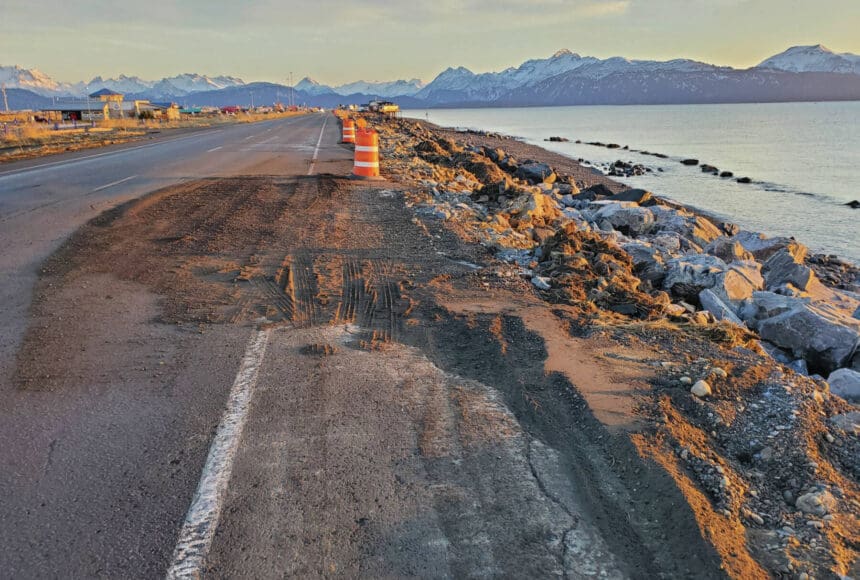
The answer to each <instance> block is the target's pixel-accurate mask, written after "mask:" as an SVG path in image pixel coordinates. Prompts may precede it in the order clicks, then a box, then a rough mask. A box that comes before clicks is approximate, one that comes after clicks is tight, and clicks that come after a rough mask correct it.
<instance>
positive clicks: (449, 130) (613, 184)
mask: <svg viewBox="0 0 860 580" xmlns="http://www.w3.org/2000/svg"><path fill="white" fill-rule="evenodd" d="M405 119H406V120H411V121H416V122H420V123H421V124H422V125H427V126H429V127H432V128H433V129H434V130H435V131H439V132H441V133H443V134H446V135H449V136H452V137H457V136H459V137H460V138H463V139H464V142H466V143H475V144H478V143H483V142H484V141H482V139H477V138H483V140H488V139H499V140H503V141H506V142H513V143H518V144H520V146H521V147H522V148H523V149H525V148H532V149H533V150H534V151H535V153H537V154H536V155H532V157H534V158H535V159H537V160H541V161H545V162H547V163H549V164H553V163H555V164H558V161H559V158H561V159H564V160H566V161H567V162H569V163H570V164H573V165H575V166H577V167H578V168H579V169H580V170H581V172H583V174H584V173H586V172H591V173H593V174H594V176H595V177H598V178H601V179H594V180H592V181H589V180H587V179H584V180H583V181H584V182H587V183H590V184H596V183H603V184H605V185H607V186H608V187H610V189H612V190H613V191H616V192H617V191H623V190H625V189H637V188H635V187H633V186H629V185H627V184H625V183H623V182H621V181H616V180H614V179H612V177H611V176H607V175H606V174H604V173H603V172H601V171H600V170H599V169H598V168H597V166H596V165H594V164H591V163H590V162H588V161H587V160H585V162H586V163H588V165H583V162H581V161H580V160H579V159H578V158H575V157H573V156H570V155H565V154H564V153H559V152H556V151H551V150H549V149H546V148H544V147H542V146H540V145H537V144H534V143H530V142H528V140H527V138H525V137H522V136H516V135H506V134H503V133H499V132H492V131H482V130H478V129H466V128H463V127H443V126H440V125H437V124H434V123H432V122H427V121H424V120H422V119H420V118H417V117H416V118H411V117H408V118H405ZM545 141H549V138H547V139H545ZM586 145H588V143H586ZM628 151H632V150H628ZM672 159H674V158H672ZM562 166H563V167H565V164H562ZM567 168H568V167H565V169H567ZM576 177H577V178H579V177H580V176H579V175H578V174H577V175H576ZM652 194H653V196H654V197H655V198H656V199H659V200H661V202H663V203H665V204H667V205H670V206H672V207H676V208H683V209H686V210H688V211H690V212H692V213H694V214H696V215H698V216H700V217H703V218H706V219H708V220H710V221H712V222H714V223H715V224H719V223H730V224H733V225H734V222H732V221H729V220H730V219H732V218H731V217H729V218H728V219H726V218H724V217H722V216H720V215H717V214H716V213H714V212H712V211H709V210H706V209H703V208H700V207H697V206H696V205H694V204H688V203H684V202H681V201H678V200H677V199H674V198H672V197H669V196H666V195H663V194H659V193H653V192H652ZM754 233H761V232H754ZM762 235H767V234H763V233H762ZM768 237H774V238H776V237H789V238H790V239H792V240H796V238H795V237H794V236H793V235H792V234H787V235H786V236H768ZM798 241H799V240H798ZM799 243H801V244H802V243H803V242H802V241H799ZM809 256H810V258H817V259H819V260H820V259H828V258H829V259H834V258H835V259H837V260H840V261H843V262H846V263H848V264H850V265H851V266H852V267H854V268H855V269H857V274H858V276H860V263H856V262H855V261H853V260H850V259H848V258H845V257H843V256H839V255H838V254H833V253H827V252H814V253H810V255H809ZM855 285H856V286H857V290H856V291H858V292H860V277H858V278H857V281H856V284H855Z"/></svg>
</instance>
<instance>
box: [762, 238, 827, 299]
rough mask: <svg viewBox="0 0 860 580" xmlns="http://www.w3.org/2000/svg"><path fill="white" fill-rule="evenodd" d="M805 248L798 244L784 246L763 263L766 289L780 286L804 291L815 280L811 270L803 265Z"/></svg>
mask: <svg viewBox="0 0 860 580" xmlns="http://www.w3.org/2000/svg"><path fill="white" fill-rule="evenodd" d="M805 256H806V247H805V246H801V245H800V244H794V245H790V246H786V247H784V248H781V249H779V250H777V251H776V252H774V253H773V255H771V257H770V258H768V259H767V261H766V262H765V263H764V279H765V281H766V282H767V287H768V289H771V288H775V287H778V286H780V285H782V284H791V285H793V286H794V287H795V288H799V289H801V290H806V289H808V288H809V286H810V284H812V283H813V282H814V281H815V280H816V278H815V273H814V272H813V271H812V269H811V268H809V267H807V266H805V265H804V264H803V259H804V257H805Z"/></svg>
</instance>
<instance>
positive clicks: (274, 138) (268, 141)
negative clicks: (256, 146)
mask: <svg viewBox="0 0 860 580" xmlns="http://www.w3.org/2000/svg"><path fill="white" fill-rule="evenodd" d="M277 139H278V136H277V135H275V136H274V137H269V138H268V139H266V140H264V141H260V143H271V142H272V141H277Z"/></svg>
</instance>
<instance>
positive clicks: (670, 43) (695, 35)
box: [0, 0, 860, 84]
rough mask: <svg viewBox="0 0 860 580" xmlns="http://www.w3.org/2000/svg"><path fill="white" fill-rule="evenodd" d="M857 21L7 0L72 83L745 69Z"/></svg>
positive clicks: (474, 2)
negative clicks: (525, 66) (531, 69)
mask: <svg viewBox="0 0 860 580" xmlns="http://www.w3.org/2000/svg"><path fill="white" fill-rule="evenodd" d="M858 30H860V0H411V1H401V2H396V1H393V0H351V1H349V0H314V1H310V2H299V1H294V0H244V1H243V0H233V1H227V0H181V1H180V0H147V1H146V2H122V1H116V0H110V1H108V0H73V1H70V0H2V6H0V65H13V64H17V65H21V66H23V67H25V68H38V69H39V70H41V71H42V72H44V73H46V74H48V75H49V76H51V77H53V78H54V79H55V80H58V81H63V82H77V81H80V80H89V79H91V78H92V77H94V76H96V75H100V76H103V77H114V76H117V75H119V74H127V75H130V76H135V75H136V76H140V77H142V78H144V79H160V78H162V77H165V76H172V75H175V74H180V73H184V72H194V73H200V74H208V75H219V74H226V75H232V76H238V77H240V78H242V79H244V80H245V81H246V82H251V81H271V82H279V83H286V82H287V81H288V79H289V75H290V72H292V73H293V75H294V80H295V82H298V80H299V79H301V78H302V77H304V76H310V77H312V78H314V79H316V80H318V81H320V82H323V83H326V84H341V83H346V82H350V81H355V80H359V79H362V80H394V79H399V78H403V79H411V78H420V79H422V80H424V81H430V80H432V79H433V78H434V77H435V76H436V75H437V74H439V73H440V72H441V71H442V70H444V69H445V68H447V67H449V66H465V67H466V68H469V69H470V70H472V71H474V72H486V71H497V70H502V69H504V68H507V67H510V66H517V65H519V64H520V63H522V62H523V61H525V60H528V59H530V58H545V57H547V56H549V55H551V54H553V53H554V52H556V51H557V50H559V49H562V48H567V49H570V50H572V51H574V52H578V53H579V54H581V55H583V56H586V55H589V56H596V57H600V58H607V57H610V56H625V57H628V58H637V59H658V60H668V59H671V58H681V57H683V58H693V59H696V60H702V61H706V62H710V63H713V64H718V65H729V66H735V67H741V68H743V67H748V66H753V65H755V64H757V63H758V62H760V61H762V60H764V59H765V58H767V57H769V56H772V55H773V54H776V53H778V52H782V51H783V50H785V49H786V48H788V47H789V46H794V45H798V44H819V43H821V44H824V45H825V46H827V47H828V48H830V49H832V50H834V51H836V52H853V53H860V34H858V33H857V31H858Z"/></svg>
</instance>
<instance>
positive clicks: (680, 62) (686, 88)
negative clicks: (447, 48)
mask: <svg viewBox="0 0 860 580" xmlns="http://www.w3.org/2000/svg"><path fill="white" fill-rule="evenodd" d="M801 73H802V74H801ZM0 82H2V83H5V84H6V86H7V88H9V89H14V90H22V91H30V92H29V93H27V94H28V95H29V96H28V97H27V99H30V100H29V101H27V102H36V101H37V100H38V97H54V96H68V95H73V96H83V95H85V94H90V93H92V92H95V91H97V90H99V89H102V88H109V89H112V90H115V91H117V92H122V93H124V94H127V95H129V97H130V98H139V99H150V100H154V101H160V100H164V101H166V100H172V101H177V102H179V101H181V102H183V103H186V104H194V103H195V102H197V101H200V102H203V101H204V100H205V101H206V102H207V103H220V102H222V101H223V102H224V103H226V104H235V102H242V103H244V102H245V100H247V101H252V100H255V101H257V102H258V103H263V102H266V103H268V102H270V101H271V102H275V101H277V100H283V98H284V95H285V94H287V93H286V91H289V87H285V86H282V85H276V84H272V83H251V84H250V85H246V84H245V82H244V81H242V80H241V79H238V78H235V77H229V76H217V77H209V76H206V75H199V74H192V73H188V74H182V75H177V76H173V77H168V78H164V79H161V80H159V81H148V80H144V79H141V78H139V77H132V76H126V75H119V76H118V77H116V78H112V79H104V78H102V77H96V78H94V79H93V80H92V81H90V82H81V83H76V84H69V83H59V82H57V81H55V80H54V79H52V78H50V77H49V76H48V75H45V74H44V73H41V72H39V71H38V70H35V69H25V68H21V67H19V66H9V67H2V66H0ZM294 91H295V94H294V97H295V99H296V102H301V103H307V104H319V105H320V106H325V107H329V106H333V105H337V104H340V103H342V102H344V101H350V102H356V103H361V102H367V101H369V100H371V99H373V98H376V97H382V98H385V99H392V100H395V101H398V102H399V103H400V104H401V106H402V107H416V108H417V107H434V106H457V105H462V106H506V105H516V106H527V105H546V106H551V105H577V104H655V103H729V102H772V101H813V100H860V56H858V55H855V54H849V53H844V54H837V53H834V52H833V51H831V50H829V49H827V48H825V47H824V46H821V45H815V46H795V47H792V48H789V49H788V50H786V51H785V52H783V53H781V54H778V55H776V56H773V57H771V58H769V59H766V60H765V61H763V62H762V63H761V64H759V65H758V66H756V67H752V68H749V69H734V68H731V67H722V66H716V65H712V64H708V63H704V62H698V61H694V60H688V59H675V60H669V61H654V60H630V59H626V58H622V57H612V58H607V59H600V58H596V57H593V56H580V55H579V54H576V53H574V52H571V51H569V50H560V51H558V52H556V53H555V54H553V55H552V56H550V57H548V58H541V59H532V60H527V61H525V62H524V63H522V64H520V65H519V66H516V67H511V68H507V69H505V70H502V71H499V72H486V73H480V74H476V73H474V72H472V71H470V70H469V69H467V68H464V67H462V66H461V67H456V68H453V67H452V68H447V69H445V70H444V71H442V73H440V74H439V75H438V76H437V77H436V78H435V79H433V81H432V82H431V83H429V84H428V85H426V86H423V85H422V83H421V81H419V80H418V79H411V80H397V81H389V82H367V81H356V82H352V83H347V84H343V85H339V86H335V87H331V86H328V85H324V84H320V83H318V82H316V81H314V80H313V79H311V78H304V79H302V80H301V81H300V82H299V83H298V84H297V85H296V86H295V87H294ZM269 93H271V95H270V94H269ZM195 95H199V97H195ZM25 96H26V95H25ZM22 99H23V97H22ZM195 99H196V100H195Z"/></svg>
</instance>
